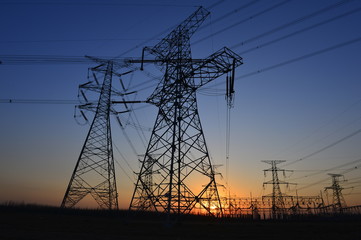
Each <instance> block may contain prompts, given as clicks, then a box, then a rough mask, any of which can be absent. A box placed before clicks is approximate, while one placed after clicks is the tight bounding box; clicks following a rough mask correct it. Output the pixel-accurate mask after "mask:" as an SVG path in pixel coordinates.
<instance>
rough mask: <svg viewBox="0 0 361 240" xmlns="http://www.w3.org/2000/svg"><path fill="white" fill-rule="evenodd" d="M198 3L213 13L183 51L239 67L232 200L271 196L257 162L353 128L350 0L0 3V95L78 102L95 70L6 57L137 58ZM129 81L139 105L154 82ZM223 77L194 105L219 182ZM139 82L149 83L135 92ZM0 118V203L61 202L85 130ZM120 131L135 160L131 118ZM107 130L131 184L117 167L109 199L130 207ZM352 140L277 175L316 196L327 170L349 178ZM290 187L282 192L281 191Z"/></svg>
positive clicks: (67, 117) (56, 108)
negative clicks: (238, 59) (225, 55)
mask: <svg viewBox="0 0 361 240" xmlns="http://www.w3.org/2000/svg"><path fill="white" fill-rule="evenodd" d="M200 5H202V6H204V7H206V8H207V7H211V8H210V9H209V10H210V12H211V15H210V17H209V18H208V19H207V20H206V21H205V22H204V24H203V26H204V27H202V28H201V29H200V30H199V31H197V32H196V33H195V35H194V36H193V38H192V40H191V41H192V43H194V44H193V45H192V52H193V57H194V58H205V57H207V56H208V55H210V54H212V53H213V52H215V51H217V50H218V49H220V48H222V47H224V46H227V47H230V48H231V49H232V50H233V51H234V52H236V53H238V54H240V55H241V56H242V57H243V59H244V64H243V65H242V66H240V67H239V68H237V70H236V83H235V90H236V95H235V102H234V108H232V110H231V141H230V143H231V145H230V149H231V152H230V153H231V154H230V161H229V165H228V167H229V169H230V170H229V173H228V179H229V183H230V188H231V192H232V194H236V195H237V196H249V194H250V192H252V194H253V196H260V195H262V194H267V193H269V192H270V190H271V189H270V188H266V189H264V190H263V188H262V183H263V181H266V180H269V177H270V176H266V178H264V175H263V172H262V170H263V169H265V168H267V167H268V166H267V165H266V164H265V163H262V162H261V160H269V159H282V160H287V161H288V162H292V161H295V160H298V159H302V158H304V157H306V156H308V155H310V154H312V153H314V152H317V151H318V150H320V149H323V148H325V147H327V146H329V145H332V144H333V143H335V142H337V141H339V140H340V139H343V138H345V137H347V136H348V135H350V134H352V133H355V132H357V131H358V130H359V129H360V128H361V121H360V118H361V111H360V110H361V95H360V89H361V82H360V76H361V68H360V63H361V54H360V53H361V41H360V38H361V31H360V26H359V24H360V22H361V10H359V8H361V1H358V0H354V1H340V0H335V1H333V0H332V1H330V0H327V1H326V0H318V1H311V0H307V1H297V0H293V1H281V0H280V1H266V0H260V1H236V0H224V1H216V0H215V1H200V0H199V1H187V0H185V1H182V2H179V1H158V0H157V1H152V2H150V1H110V0H109V1H98V0H94V1H65V0H57V1H55V0H54V1H49V0H47V1H45V0H43V1H40V0H39V1H31V0H29V1H20V0H19V1H17V0H16V1H6V0H2V1H0V6H1V7H0V29H1V31H2V33H1V37H0V43H1V44H0V61H2V62H3V63H2V64H0V81H1V88H0V99H45V100H49V99H55V100H76V99H77V92H78V85H79V84H81V83H84V82H86V76H87V69H88V67H91V66H93V65H92V64H88V63H84V64H64V63H62V64H61V63H57V64H34V63H33V64H19V63H18V64H10V63H9V62H7V61H6V59H4V57H3V56H4V55H52V56H65V57H70V56H79V57H80V56H84V55H90V56H109V57H115V56H120V57H132V58H139V57H140V55H141V49H142V47H144V46H153V45H155V44H156V43H157V42H159V41H160V40H161V38H162V37H164V36H165V35H166V33H165V32H164V31H165V30H167V29H169V30H170V29H172V27H174V26H176V25H177V24H178V23H180V22H181V21H183V20H184V19H185V18H186V17H188V16H189V15H190V14H191V13H192V12H194V11H195V10H196V9H197V6H200ZM246 5H249V6H248V7H246ZM277 5H279V6H277ZM242 6H243V7H242ZM331 6H333V7H331ZM267 9H268V10H267ZM159 33H162V34H159ZM350 41H353V42H350ZM242 43H243V44H242ZM322 50H324V51H322ZM125 52H126V54H123V53H125ZM149 57H151V56H149ZM281 63H283V64H281ZM279 64H281V65H279ZM272 66H273V67H272ZM147 67H148V72H149V73H151V74H154V75H156V76H158V77H161V72H159V71H156V70H154V69H153V68H152V67H151V66H147ZM130 77H132V80H131V81H132V82H131V83H130V86H134V90H137V91H138V92H137V94H136V95H135V96H131V97H130V98H131V99H139V100H144V99H146V98H147V97H148V96H149V94H150V93H151V92H152V86H153V88H154V85H155V84H156V83H157V80H151V79H150V78H149V77H148V76H147V75H146V74H144V73H137V74H134V75H132V76H129V79H127V80H126V81H130ZM224 78H225V77H221V78H219V79H217V80H215V81H213V82H211V83H209V84H208V85H207V86H205V87H204V88H203V89H200V91H199V95H198V100H199V112H200V117H201V120H202V124H203V127H204V131H205V137H206V140H207V143H208V147H209V150H210V154H211V156H212V159H213V161H214V162H215V163H216V164H223V167H220V168H219V171H221V172H222V173H223V176H224V177H226V176H225V175H226V173H225V168H226V167H225V166H224V165H225V164H226V161H225V142H226V139H225V138H226V136H225V129H226V102H225V100H224V88H225V82H224V80H225V79H224ZM144 82H145V84H142V85H141V87H137V84H139V83H144ZM144 86H146V87H149V88H147V89H146V90H143V87H144ZM95 98H96V96H94V98H93V99H95ZM134 107H135V108H139V109H138V110H135V111H134V112H133V113H132V114H134V115H132V116H137V118H138V119H139V122H140V124H141V125H142V126H144V127H145V128H144V129H145V130H144V136H145V138H144V137H142V138H144V139H143V141H144V142H146V141H147V138H149V135H150V131H149V129H151V128H152V125H153V123H154V120H155V117H156V113H157V112H156V109H155V107H153V106H148V105H141V106H134ZM0 111H1V118H0V136H1V137H0V192H1V196H0V201H9V200H13V201H25V202H36V203H42V204H52V205H58V204H60V202H61V199H62V197H63V194H64V192H65V188H66V186H67V184H68V181H69V178H70V175H71V173H72V171H73V168H74V166H75V163H76V160H77V158H78V155H79V153H80V150H81V146H82V144H83V142H84V139H85V135H86V133H87V131H88V126H79V125H78V124H77V123H76V121H74V119H73V113H74V105H72V104H5V103H1V104H0ZM127 118H129V116H124V119H127ZM126 131H127V133H128V135H129V136H130V137H131V140H132V143H133V144H134V146H135V148H136V152H137V154H142V153H144V151H145V147H144V144H142V140H140V137H139V135H138V133H137V132H136V131H135V129H134V128H132V127H131V124H128V125H127V128H126ZM142 134H143V133H142ZM113 135H114V144H115V145H116V146H117V147H118V148H119V150H120V151H121V152H122V154H123V155H124V156H125V157H126V158H127V160H128V162H129V164H130V166H131V169H130V168H129V167H128V165H127V164H126V163H125V162H124V160H122V158H121V157H120V156H119V153H118V152H117V151H115V156H116V158H117V161H118V162H119V165H120V166H121V167H122V168H123V169H124V170H125V172H126V173H127V174H128V176H129V177H130V179H129V178H128V177H127V176H126V174H125V173H124V172H123V171H122V169H120V167H119V165H118V164H117V179H118V188H119V189H118V191H119V196H120V203H121V206H122V207H127V205H128V204H129V201H130V193H131V192H132V190H133V183H132V181H131V179H132V180H133V181H134V175H133V174H132V171H137V169H138V168H139V162H138V160H137V158H138V157H137V156H136V154H135V153H134V152H133V151H132V150H131V148H130V146H129V144H128V142H127V141H126V140H125V138H124V135H123V133H122V130H121V129H120V128H119V127H118V126H117V125H116V124H115V122H114V124H113ZM360 141H361V134H355V135H354V136H352V137H349V138H347V139H345V140H344V141H342V142H340V143H338V144H335V145H334V146H332V147H329V148H327V149H325V150H324V151H321V152H320V153H318V154H315V155H313V156H311V157H308V158H305V159H304V160H302V161H299V162H297V163H294V164H290V165H288V166H286V168H287V169H292V170H295V171H294V172H293V174H292V176H287V177H288V178H286V179H285V181H290V182H297V183H298V188H300V189H301V188H302V187H305V188H304V189H302V190H299V194H300V195H317V194H319V192H320V191H321V190H323V189H324V187H326V186H329V185H330V184H331V182H330V181H331V180H330V179H328V178H329V177H328V176H327V173H329V172H332V173H343V172H346V173H345V178H346V179H353V178H357V177H360V175H361V174H360V170H358V169H359V168H358V169H355V170H352V171H349V169H351V168H355V167H357V166H358V165H359V164H361V161H358V162H355V160H358V159H360V158H361V151H360V147H359V144H360ZM352 162H354V163H352ZM348 163H350V164H348ZM347 164H348V165H347ZM342 165H345V166H342ZM338 166H341V167H338ZM331 168H334V169H332V170H330V171H328V169H331ZM321 171H323V172H321ZM318 172H319V174H317V175H315V176H308V175H309V174H310V173H318ZM293 180H294V181H293ZM219 181H220V182H222V181H223V182H224V179H223V180H222V179H220V180H219ZM320 181H323V182H321V183H318V184H314V186H313V187H307V186H308V185H310V184H312V183H316V182H320ZM358 181H359V180H358ZM350 182H351V181H350ZM351 186H356V187H355V188H353V189H351V188H350V189H345V190H344V194H348V195H345V197H346V200H347V201H348V202H350V203H351V204H360V202H361V195H360V192H361V190H360V183H358V186H357V184H346V185H345V187H351ZM294 190H295V188H294V187H293V188H291V189H284V191H287V192H288V193H289V194H294Z"/></svg>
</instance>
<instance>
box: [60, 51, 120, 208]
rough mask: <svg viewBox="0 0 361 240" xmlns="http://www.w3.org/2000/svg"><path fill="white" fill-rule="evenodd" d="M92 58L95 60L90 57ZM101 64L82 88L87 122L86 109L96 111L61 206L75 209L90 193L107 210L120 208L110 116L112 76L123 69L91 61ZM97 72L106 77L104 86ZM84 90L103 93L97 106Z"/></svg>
mask: <svg viewBox="0 0 361 240" xmlns="http://www.w3.org/2000/svg"><path fill="white" fill-rule="evenodd" d="M89 58H91V57H89ZM91 59H92V60H94V61H96V62H98V63H100V65H98V66H96V67H94V68H91V70H92V73H93V80H92V81H89V82H87V83H85V84H82V85H80V86H79V92H80V93H81V96H82V97H83V99H84V101H85V103H84V104H82V105H79V106H77V107H78V109H80V113H81V116H83V117H84V119H85V120H86V121H87V118H86V116H85V114H84V112H83V110H90V111H94V112H95V116H94V119H93V121H92V123H91V125H90V129H89V132H88V135H87V137H86V139H85V142H84V145H83V148H82V150H81V152H80V155H79V158H78V161H77V163H76V166H75V169H74V171H73V174H72V176H71V179H70V182H69V185H68V187H67V190H66V192H65V195H64V198H63V201H62V203H61V207H65V208H71V207H73V206H75V205H76V204H77V203H78V202H79V201H81V200H82V199H83V198H84V197H85V196H87V195H88V194H90V195H91V196H92V197H93V198H94V199H95V201H96V202H97V203H98V205H99V207H100V208H103V209H118V193H117V187H116V181H115V168H114V157H113V146H112V136H111V127H110V115H111V113H112V112H114V110H113V109H112V100H111V95H112V91H113V90H112V76H113V75H114V74H116V73H115V72H114V68H118V67H120V66H119V64H117V63H116V62H113V61H108V60H101V59H96V58H91ZM95 73H100V74H104V80H103V83H102V84H99V81H98V79H97V77H96V74H95ZM83 90H91V91H95V92H99V93H100V96H99V100H98V103H97V104H93V103H91V102H89V101H88V99H87V97H86V96H85V94H84V91H83Z"/></svg>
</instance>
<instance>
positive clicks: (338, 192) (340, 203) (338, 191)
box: [325, 173, 347, 213]
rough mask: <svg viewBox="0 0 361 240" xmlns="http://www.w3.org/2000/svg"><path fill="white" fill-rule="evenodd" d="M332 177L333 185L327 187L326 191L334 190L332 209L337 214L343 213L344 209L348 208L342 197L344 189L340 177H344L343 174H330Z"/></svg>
mask: <svg viewBox="0 0 361 240" xmlns="http://www.w3.org/2000/svg"><path fill="white" fill-rule="evenodd" d="M328 175H330V176H331V177H332V185H331V186H329V187H325V190H332V208H333V211H334V212H335V213H342V210H343V208H345V207H347V206H346V201H345V199H344V197H343V195H342V190H343V189H344V188H343V187H341V186H340V177H343V175H341V174H333V173H329V174H328Z"/></svg>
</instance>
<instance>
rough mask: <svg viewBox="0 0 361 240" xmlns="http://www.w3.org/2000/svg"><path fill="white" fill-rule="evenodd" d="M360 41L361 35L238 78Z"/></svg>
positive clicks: (237, 78)
mask: <svg viewBox="0 0 361 240" xmlns="http://www.w3.org/2000/svg"><path fill="white" fill-rule="evenodd" d="M360 41H361V37H357V38H354V39H351V40H349V41H345V42H342V43H339V44H335V45H332V46H330V47H327V48H323V49H321V50H318V51H315V52H311V53H308V54H305V55H302V56H300V57H296V58H292V59H289V60H286V61H283V62H280V63H276V64H274V65H271V66H268V67H265V68H262V69H259V70H256V71H253V72H250V73H247V74H244V75H241V76H239V77H236V80H240V79H243V78H247V77H251V76H254V75H257V74H260V73H263V72H267V71H270V70H273V69H275V68H279V67H283V66H286V65H288V64H291V63H295V62H299V61H302V60H305V59H307V58H311V57H314V56H317V55H320V54H322V53H326V52H329V51H332V50H335V49H338V48H341V47H345V46H348V45H351V44H354V43H357V42H360Z"/></svg>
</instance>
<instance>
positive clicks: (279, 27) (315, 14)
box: [231, 0, 350, 48]
mask: <svg viewBox="0 0 361 240" xmlns="http://www.w3.org/2000/svg"><path fill="white" fill-rule="evenodd" d="M347 2H350V0H342V1H340V2H338V3H336V4H332V5H330V6H328V7H325V8H322V9H320V10H317V11H315V12H313V13H310V14H308V15H305V16H303V17H300V18H297V19H295V20H293V21H291V22H288V23H285V24H283V25H281V26H278V27H275V28H273V29H271V30H269V31H267V32H264V33H261V34H259V35H257V36H254V37H252V38H249V39H247V40H245V41H242V42H240V43H237V44H236V45H233V46H232V47H231V48H236V47H239V46H243V45H244V44H246V43H250V42H253V41H255V40H257V39H259V38H263V37H265V36H268V35H270V34H273V33H275V32H278V31H281V30H283V29H285V28H288V27H290V26H292V25H295V24H298V23H300V22H303V21H305V20H307V19H309V18H312V17H315V16H317V15H320V14H322V13H325V12H327V11H330V10H332V9H334V8H336V7H339V6H341V5H343V4H345V3H347Z"/></svg>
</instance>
